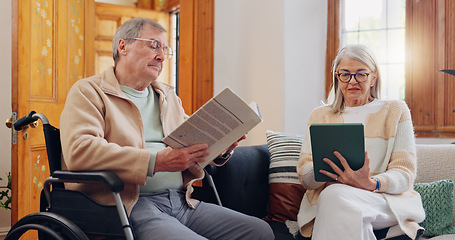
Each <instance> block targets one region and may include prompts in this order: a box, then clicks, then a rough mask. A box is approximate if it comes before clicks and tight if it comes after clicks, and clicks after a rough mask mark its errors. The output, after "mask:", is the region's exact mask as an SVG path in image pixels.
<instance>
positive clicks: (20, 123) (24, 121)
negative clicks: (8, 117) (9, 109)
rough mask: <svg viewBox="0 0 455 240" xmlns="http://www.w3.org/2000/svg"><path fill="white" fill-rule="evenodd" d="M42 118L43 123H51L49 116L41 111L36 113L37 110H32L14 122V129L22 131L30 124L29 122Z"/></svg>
mask: <svg viewBox="0 0 455 240" xmlns="http://www.w3.org/2000/svg"><path fill="white" fill-rule="evenodd" d="M38 119H41V121H42V122H43V124H49V121H48V120H47V117H46V116H44V115H43V114H41V113H36V112H35V111H31V112H30V113H29V114H28V115H27V116H24V117H22V118H20V119H19V120H17V121H16V122H14V130H16V131H20V130H22V129H23V128H24V127H25V126H28V125H29V124H31V123H33V122H35V121H36V120H38Z"/></svg>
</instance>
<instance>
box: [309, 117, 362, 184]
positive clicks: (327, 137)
mask: <svg viewBox="0 0 455 240" xmlns="http://www.w3.org/2000/svg"><path fill="white" fill-rule="evenodd" d="M310 139H311V151H312V154H313V165H314V178H315V180H316V181H318V182H334V181H335V180H333V179H332V178H330V177H328V176H326V175H324V174H322V173H320V172H319V170H321V169H324V170H326V171H329V172H332V173H335V171H333V169H332V168H331V167H330V166H329V165H328V164H327V163H325V162H324V161H323V159H324V158H328V159H330V160H332V161H333V162H334V163H335V164H336V165H337V166H338V167H339V168H340V169H342V170H344V168H343V166H342V165H341V162H340V160H338V158H337V157H336V156H335V155H334V154H333V152H334V151H338V152H340V153H341V155H343V156H344V158H345V159H346V161H347V162H348V164H349V166H350V167H351V168H352V170H358V169H360V168H361V167H362V166H363V163H364V161H365V137H364V131H363V124H361V123H330V124H312V125H311V126H310ZM335 174H336V173H335Z"/></svg>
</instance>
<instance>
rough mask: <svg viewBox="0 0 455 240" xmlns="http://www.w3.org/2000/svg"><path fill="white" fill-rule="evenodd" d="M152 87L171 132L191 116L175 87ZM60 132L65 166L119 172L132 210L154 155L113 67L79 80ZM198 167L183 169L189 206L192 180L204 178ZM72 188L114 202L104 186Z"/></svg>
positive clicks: (124, 196) (165, 127)
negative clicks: (151, 157)
mask: <svg viewBox="0 0 455 240" xmlns="http://www.w3.org/2000/svg"><path fill="white" fill-rule="evenodd" d="M152 87H153V88H154V90H155V91H156V92H157V93H158V94H159V102H160V113H161V116H160V117H161V122H162V126H163V132H164V135H168V134H169V133H170V132H171V131H172V130H174V129H175V128H176V127H177V126H179V125H180V124H181V123H182V122H183V121H184V120H185V119H186V118H187V117H188V116H187V115H186V114H185V112H184V110H183V108H182V106H181V101H180V99H179V98H178V97H177V95H176V94H175V92H174V89H173V87H172V86H170V85H167V84H164V83H161V82H158V81H154V82H153V83H152ZM60 131H61V141H62V151H63V161H62V168H63V169H68V170H73V171H78V170H111V171H114V172H115V173H116V174H117V175H118V176H119V177H120V178H121V179H122V180H123V181H124V183H125V188H124V190H123V191H122V192H121V197H122V200H123V204H124V205H125V207H126V209H127V212H128V213H130V212H131V209H132V208H133V206H134V204H135V203H136V201H137V200H138V197H139V185H144V184H145V182H146V177H147V170H148V165H149V159H150V154H151V153H150V151H149V150H147V149H146V147H145V140H144V135H143V124H142V119H141V114H140V112H139V110H138V109H137V107H136V106H135V105H134V104H133V103H132V102H131V101H130V100H129V99H128V97H127V96H126V95H125V94H124V93H123V92H122V91H121V90H120V86H119V84H118V81H117V79H116V77H115V75H114V69H113V68H112V67H111V68H109V69H108V70H106V71H105V72H104V73H103V74H102V75H97V76H93V77H89V78H86V79H82V80H79V81H77V82H76V83H75V84H74V86H73V87H72V88H71V90H70V91H69V93H68V97H67V100H66V104H65V107H64V109H63V111H62V114H61V118H60ZM196 166H197V165H196ZM196 166H195V167H191V168H189V169H187V170H185V171H184V172H183V173H182V174H183V180H184V184H185V186H186V187H187V202H188V204H189V205H190V206H194V204H195V203H196V202H197V201H196V200H194V199H190V194H191V193H192V187H191V183H192V182H194V181H196V180H198V179H202V178H203V177H204V172H203V169H200V168H198V167H196ZM68 188H69V189H74V190H79V191H83V192H85V193H87V194H88V195H90V196H91V197H92V198H94V199H95V200H97V201H99V202H100V203H103V204H114V203H115V202H114V199H113V197H112V193H111V192H110V191H109V190H108V189H107V188H106V187H105V186H104V185H103V184H68Z"/></svg>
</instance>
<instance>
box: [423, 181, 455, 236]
mask: <svg viewBox="0 0 455 240" xmlns="http://www.w3.org/2000/svg"><path fill="white" fill-rule="evenodd" d="M414 189H415V190H416V191H417V192H419V193H420V196H421V197H422V204H423V208H424V209H425V215H426V217H425V220H424V221H423V222H422V223H420V226H422V227H423V228H425V233H424V234H423V236H425V237H433V236H438V235H444V234H453V233H455V227H453V226H451V225H450V224H451V223H452V221H453V214H452V210H453V181H452V180H440V181H436V182H432V183H416V184H414Z"/></svg>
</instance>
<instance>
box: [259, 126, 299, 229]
mask: <svg viewBox="0 0 455 240" xmlns="http://www.w3.org/2000/svg"><path fill="white" fill-rule="evenodd" d="M266 136H267V147H268V149H269V152H270V169H269V205H268V208H267V216H266V217H265V218H264V220H266V221H278V222H286V221H287V220H291V221H296V220H297V213H298V210H299V209H298V208H299V206H300V202H301V201H302V197H303V194H304V193H305V189H304V188H303V186H302V185H301V184H300V181H299V178H298V176H297V171H296V169H297V163H298V161H299V157H300V149H301V147H302V141H303V137H302V136H298V135H293V134H286V133H280V132H273V131H270V130H268V131H266Z"/></svg>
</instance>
